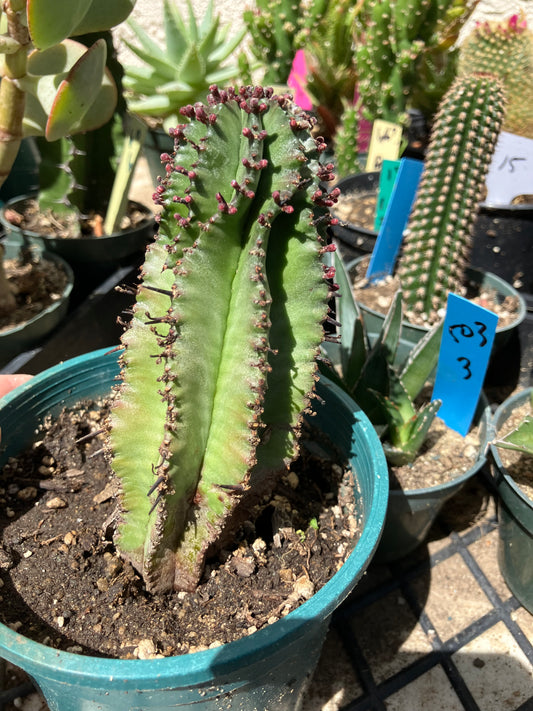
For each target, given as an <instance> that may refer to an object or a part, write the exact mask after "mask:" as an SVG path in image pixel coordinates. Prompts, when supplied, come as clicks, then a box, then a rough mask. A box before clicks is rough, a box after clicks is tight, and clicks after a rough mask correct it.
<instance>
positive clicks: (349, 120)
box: [335, 103, 362, 178]
mask: <svg viewBox="0 0 533 711" xmlns="http://www.w3.org/2000/svg"><path fill="white" fill-rule="evenodd" d="M360 113H361V108H360V106H359V103H357V104H349V105H346V106H345V107H344V111H343V112H342V116H341V122H340V125H339V127H338V129H337V132H336V134H335V159H336V165H335V171H336V173H337V175H338V176H339V178H344V177H345V176H347V175H350V174H351V173H358V172H360V171H361V169H362V168H361V165H360V163H359V127H360V123H359V122H360Z"/></svg>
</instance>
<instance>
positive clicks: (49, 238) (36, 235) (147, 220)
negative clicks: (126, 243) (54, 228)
mask: <svg viewBox="0 0 533 711" xmlns="http://www.w3.org/2000/svg"><path fill="white" fill-rule="evenodd" d="M36 198H37V193H29V194H27V195H17V196H15V197H13V198H11V199H10V200H8V201H7V202H6V203H4V204H3V205H2V206H1V207H0V216H1V221H2V223H3V224H4V227H5V228H6V229H7V230H10V231H11V232H12V233H13V234H14V235H16V234H20V233H23V234H25V235H27V236H28V237H29V238H30V239H42V240H43V241H44V242H53V241H61V242H63V241H72V242H77V243H79V244H83V243H84V242H94V241H95V239H97V240H98V242H99V243H103V242H107V241H109V240H113V239H117V237H125V236H127V235H129V234H131V233H132V232H136V231H137V230H142V229H145V228H146V227H148V225H150V224H151V223H155V215H154V212H153V211H152V210H151V209H150V208H149V207H148V206H147V205H144V204H143V203H141V202H139V201H138V200H128V204H129V205H133V206H134V207H136V208H137V209H138V210H140V211H141V212H143V213H145V217H144V218H143V219H142V220H141V222H139V223H138V224H137V225H135V226H134V227H128V229H126V230H120V231H119V232H112V233H111V234H109V235H102V236H101V237H97V238H95V237H88V236H81V237H59V236H58V235H48V234H42V233H40V232H34V231H33V230H27V229H24V228H22V227H18V226H17V225H13V224H12V223H11V222H9V220H7V219H6V217H5V211H6V209H9V208H14V207H15V205H18V204H19V203H23V202H25V201H26V200H34V199H36Z"/></svg>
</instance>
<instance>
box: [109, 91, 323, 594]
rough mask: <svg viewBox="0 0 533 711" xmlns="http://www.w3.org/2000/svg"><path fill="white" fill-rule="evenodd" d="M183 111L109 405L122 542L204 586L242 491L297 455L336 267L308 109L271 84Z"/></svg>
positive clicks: (159, 573)
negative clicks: (210, 554)
mask: <svg viewBox="0 0 533 711" xmlns="http://www.w3.org/2000/svg"><path fill="white" fill-rule="evenodd" d="M182 112H183V113H184V115H185V116H186V117H187V118H188V119H189V123H187V124H183V125H180V126H178V127H177V128H176V129H175V130H174V131H173V135H174V138H175V146H176V152H175V156H174V157H171V156H169V155H166V156H163V159H164V161H165V162H166V177H165V179H164V180H163V181H162V182H161V184H160V185H159V187H158V189H157V192H156V198H157V202H158V203H159V204H160V205H161V206H162V214H161V221H160V225H159V232H158V236H157V239H156V241H155V243H154V244H153V245H152V246H151V247H150V248H149V249H148V252H147V255H146V261H145V264H144V267H143V269H142V282H141V285H140V286H139V289H138V292H137V301H136V304H135V307H134V310H133V318H132V322H131V326H130V327H129V329H128V330H126V331H125V333H124V334H123V336H122V346H123V347H124V351H123V354H122V366H123V384H122V385H121V387H120V389H119V391H118V393H117V399H116V403H115V405H114V408H113V411H112V415H111V419H110V427H111V429H110V444H111V449H112V454H113V468H114V470H115V472H116V473H117V474H118V476H119V477H120V479H121V482H122V488H123V500H122V509H123V516H122V523H121V525H120V527H119V531H118V536H117V546H118V548H119V549H120V550H121V551H122V553H123V555H124V556H125V557H127V558H128V559H130V560H131V561H132V563H133V565H134V566H135V567H136V568H137V569H138V570H139V571H141V572H142V574H143V576H144V578H145V580H146V583H147V586H148V588H149V589H152V590H159V591H161V590H167V589H170V588H172V587H174V588H175V589H187V590H190V589H193V588H194V587H195V585H196V584H197V582H198V580H199V578H200V576H201V572H202V567H203V561H204V558H205V555H206V552H207V551H208V549H209V548H210V546H211V545H212V544H213V543H214V541H215V540H216V539H217V537H218V535H219V534H220V532H221V531H222V529H223V528H224V526H225V524H226V522H227V520H228V519H229V518H230V516H231V514H232V511H233V510H234V509H235V507H236V505H237V504H238V503H239V501H241V499H242V497H243V496H244V497H245V498H246V496H247V495H249V491H250V490H251V491H257V490H261V489H262V488H263V487H265V486H268V485H270V484H269V483H270V481H271V479H272V477H273V476H274V475H275V473H276V472H278V471H281V470H283V468H284V466H285V465H286V464H287V462H289V461H290V460H291V459H292V458H293V457H294V456H295V452H296V436H297V434H298V425H299V421H300V417H301V413H302V411H303V410H304V409H305V408H306V407H307V405H308V402H309V397H310V396H311V394H312V391H313V385H314V380H315V377H316V374H315V370H316V364H315V356H316V355H317V351H318V347H319V344H320V342H321V340H322V337H323V325H322V324H323V321H324V319H325V318H326V317H327V300H328V293H329V291H330V289H329V287H328V283H327V277H329V276H331V273H330V272H331V270H327V269H326V268H325V267H324V266H323V265H322V261H321V255H322V253H323V252H324V251H325V250H327V249H328V247H327V246H326V245H325V242H324V236H325V228H326V225H327V222H328V213H327V210H326V207H327V205H328V204H330V203H331V198H330V196H327V195H323V193H322V190H321V189H320V188H319V182H318V181H319V180H328V179H331V177H332V176H331V174H330V169H331V166H326V167H324V166H322V165H321V164H320V163H319V160H318V158H319V152H320V150H321V149H322V148H323V144H322V143H320V142H318V143H317V142H316V141H315V139H313V138H312V137H311V136H310V134H309V132H308V131H309V129H310V128H311V121H310V120H309V119H308V118H307V117H306V115H305V114H303V113H301V112H300V111H299V110H298V109H297V108H296V107H294V105H292V104H291V103H290V102H289V100H288V99H287V98H286V97H276V96H275V95H273V94H272V91H271V90H263V89H262V88H260V87H256V88H252V87H245V88H241V89H240V90H238V91H235V90H230V89H227V90H218V89H217V88H216V87H212V91H211V93H210V95H209V97H208V105H206V106H204V105H202V104H196V105H195V106H194V107H193V106H189V107H186V108H185V109H183V110H182ZM325 277H326V278H325Z"/></svg>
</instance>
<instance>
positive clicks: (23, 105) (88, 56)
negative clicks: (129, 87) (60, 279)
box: [0, 0, 135, 311]
mask: <svg viewBox="0 0 533 711" xmlns="http://www.w3.org/2000/svg"><path fill="white" fill-rule="evenodd" d="M134 4H135V0H117V1H116V2H113V3H108V2H105V0H6V1H5V2H4V3H3V4H2V11H1V17H0V23H1V29H2V31H3V34H2V35H1V38H0V53H1V54H2V55H3V63H2V69H1V70H0V71H1V82H0V132H1V134H2V136H3V140H2V141H0V185H1V184H2V183H3V182H4V181H5V179H6V178H7V176H8V175H9V172H10V170H11V168H12V166H13V163H14V161H15V158H16V155H17V153H18V150H19V147H20V142H21V140H22V138H23V137H24V136H43V137H44V138H46V140H47V141H56V140H59V139H60V138H63V137H65V136H67V135H71V134H75V133H79V132H83V131H88V130H91V129H94V128H96V127H98V126H101V125H102V124H104V123H105V122H106V121H107V120H108V119H109V118H110V117H111V116H112V114H113V110H114V108H115V104H116V90H115V88H114V85H113V84H112V82H111V81H110V80H109V77H108V75H107V74H106V72H105V64H106V55H107V48H106V43H105V41H104V39H100V40H98V41H96V42H95V43H94V44H93V45H92V46H91V47H90V48H86V47H85V46H83V45H81V44H80V43H79V42H76V41H75V40H73V39H70V38H71V37H73V36H75V35H81V34H85V33H89V32H99V31H104V30H106V29H109V28H111V27H113V26H115V25H116V24H118V23H119V22H122V20H124V19H125V18H126V17H127V16H128V14H129V13H130V12H131V10H132V9H133V6H134ZM6 285H7V282H5V280H0V311H1V310H5V309H9V308H10V306H9V304H10V303H11V304H12V294H10V293H9V288H8V285H7V288H6Z"/></svg>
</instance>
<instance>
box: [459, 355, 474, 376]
mask: <svg viewBox="0 0 533 711" xmlns="http://www.w3.org/2000/svg"><path fill="white" fill-rule="evenodd" d="M457 360H458V361H459V363H464V365H463V368H464V370H465V371H466V375H465V376H463V380H470V378H471V377H472V371H471V370H470V359H469V358H465V357H464V356H463V357H461V358H457Z"/></svg>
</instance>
